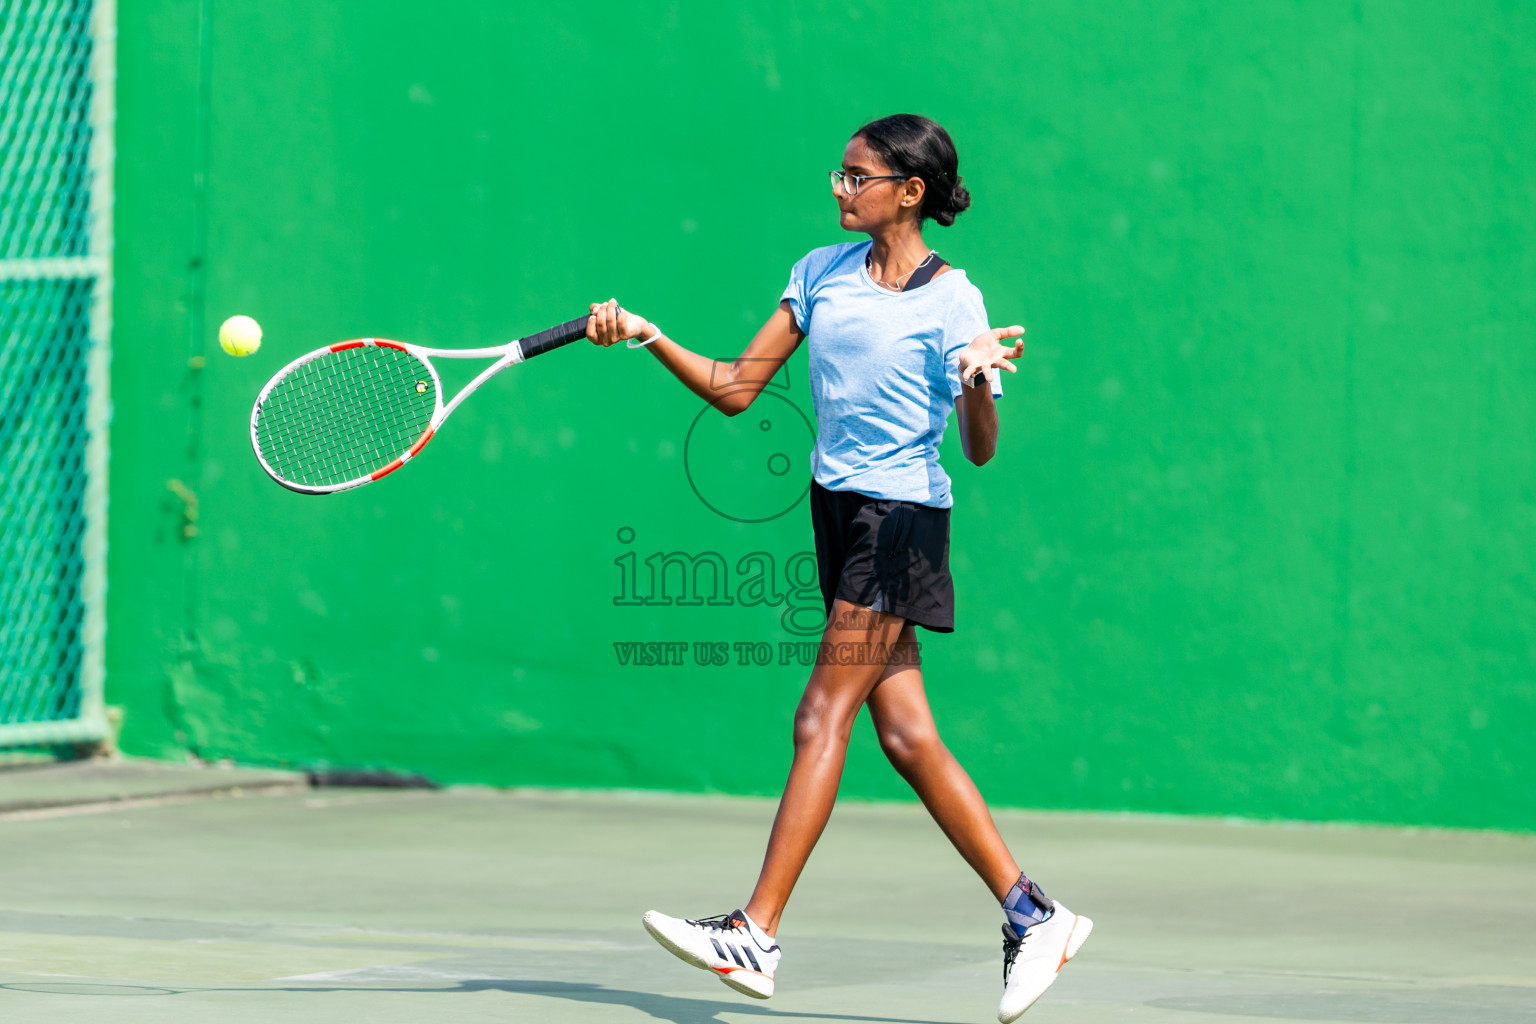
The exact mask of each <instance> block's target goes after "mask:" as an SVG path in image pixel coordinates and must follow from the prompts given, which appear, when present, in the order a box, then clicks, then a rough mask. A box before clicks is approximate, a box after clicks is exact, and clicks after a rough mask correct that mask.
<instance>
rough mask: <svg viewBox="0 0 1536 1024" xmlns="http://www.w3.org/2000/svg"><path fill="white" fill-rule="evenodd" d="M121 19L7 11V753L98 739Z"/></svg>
mask: <svg viewBox="0 0 1536 1024" xmlns="http://www.w3.org/2000/svg"><path fill="white" fill-rule="evenodd" d="M113 25H114V20H113V9H112V5H111V3H110V2H109V3H100V2H97V3H92V2H90V0H5V2H3V3H0V745H4V746H15V745H22V744H42V743H55V742H66V741H81V740H89V739H94V738H99V737H100V736H101V735H103V734H104V731H105V717H104V714H103V708H102V693H101V685H102V671H103V667H102V639H103V634H104V631H105V627H104V620H103V608H102V601H103V597H104V590H105V579H104V568H105V567H104V556H105V538H106V530H105V525H106V524H105V521H104V514H105V508H106V492H105V488H106V431H105V428H106V418H107V414H108V404H107V388H106V383H107V376H106V370H107V336H108V324H109V309H110V307H109V297H110V293H111V275H110V251H111V185H112V174H111V168H112V99H113V89H112V85H113V46H114V31H113Z"/></svg>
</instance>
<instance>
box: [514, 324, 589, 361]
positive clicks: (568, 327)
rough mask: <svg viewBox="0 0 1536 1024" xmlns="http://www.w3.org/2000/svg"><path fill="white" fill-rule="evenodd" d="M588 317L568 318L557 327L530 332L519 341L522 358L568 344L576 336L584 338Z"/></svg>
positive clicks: (530, 357) (529, 357) (531, 356)
mask: <svg viewBox="0 0 1536 1024" xmlns="http://www.w3.org/2000/svg"><path fill="white" fill-rule="evenodd" d="M588 319H589V316H579V317H577V318H576V319H575V320H568V321H566V322H565V323H563V324H560V325H559V326H557V327H551V328H550V329H549V330H547V331H540V332H539V333H538V334H530V335H529V336H528V337H526V338H524V339H523V340H522V343H521V344H522V349H523V358H524V359H532V358H533V357H534V356H539V355H543V354H544V353H545V352H548V351H549V350H550V349H552V348H559V347H560V346H561V345H569V344H570V343H571V342H573V341H575V340H576V339H578V338H585V337H586V336H587V320H588Z"/></svg>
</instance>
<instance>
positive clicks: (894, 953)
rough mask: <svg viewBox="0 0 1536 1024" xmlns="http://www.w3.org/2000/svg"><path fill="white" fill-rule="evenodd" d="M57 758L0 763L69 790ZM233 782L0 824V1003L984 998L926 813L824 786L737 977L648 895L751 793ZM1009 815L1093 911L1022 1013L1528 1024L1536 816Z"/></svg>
mask: <svg viewBox="0 0 1536 1024" xmlns="http://www.w3.org/2000/svg"><path fill="white" fill-rule="evenodd" d="M51 770H52V769H27V770H25V772H18V771H14V770H13V771H11V772H6V773H3V774H4V775H6V776H9V781H6V780H3V779H0V783H4V784H3V785H0V789H9V790H10V791H11V792H12V794H13V795H14V794H16V793H19V792H21V790H23V789H26V788H27V787H28V786H30V787H31V789H32V791H34V792H35V791H36V790H37V789H38V787H39V786H40V785H42V787H43V788H48V786H49V785H52V786H53V788H54V791H55V792H54V796H55V797H57V795H58V794H57V789H58V788H59V786H61V785H62V786H64V788H68V787H69V786H70V785H76V786H78V787H79V789H80V791H81V792H82V793H86V792H87V790H88V787H89V784H88V783H87V782H83V781H82V782H79V783H72V782H70V781H68V780H67V779H66V780H65V781H64V782H62V783H47V779H48V778H49V777H48V776H44V775H42V774H39V773H40V772H44V771H51ZM54 778H58V777H57V776H55V777H54ZM249 779H250V783H251V784H250V786H249V788H248V789H247V790H246V791H245V792H244V793H243V794H240V795H228V794H225V795H208V794H207V793H201V794H195V793H189V792H185V790H187V789H188V788H196V787H187V786H181V787H177V786H174V785H172V786H168V787H163V788H164V791H165V792H166V793H171V792H172V791H175V792H176V793H177V794H178V795H166V796H161V797H156V796H154V795H153V793H152V792H150V790H151V789H153V787H151V786H147V785H144V784H138V788H136V789H133V791H132V792H125V793H122V794H118V795H121V796H128V797H131V798H132V799H129V800H127V801H125V802H119V803H115V804H110V805H104V804H86V805H80V806H73V807H68V806H65V807H52V808H39V807H37V806H36V801H34V802H33V804H32V805H31V806H30V808H29V809H24V810H23V809H15V810H11V811H9V812H7V813H5V814H4V816H3V817H0V877H3V884H0V1007H3V1010H0V1013H3V1017H4V1019H5V1020H6V1021H42V1020H65V1019H89V1020H98V1021H113V1022H119V1021H122V1022H133V1021H155V1022H161V1024H168V1022H179V1021H227V1022H243V1021H253V1022H254V1021H260V1022H263V1024H265V1022H270V1021H276V1020H281V1021H285V1022H303V1021H345V1020H352V1021H369V1022H393V1021H401V1022H405V1021H413V1022H414V1021H426V1020H432V1021H439V1020H440V1021H550V1022H563V1021H594V1022H597V1021H614V1022H620V1021H635V1022H642V1021H670V1022H673V1024H703V1022H709V1021H720V1022H757V1021H768V1020H781V1021H785V1022H793V1024H802V1022H804V1024H814V1022H818V1021H840V1022H849V1021H890V1022H924V1024H927V1022H946V1024H947V1022H969V1021H978V1022H984V1021H990V1020H993V1019H995V1018H994V1014H995V1011H996V1004H997V996H998V994H999V990H1000V984H1001V982H1000V958H1001V952H1000V936H999V932H998V924H999V922H998V920H997V918H998V914H997V911H996V908H995V906H993V905H992V903H991V901H990V899H989V897H988V895H987V893H986V892H985V891H984V890H983V889H982V888H981V887H980V886H979V885H978V884H977V883H976V882H975V881H974V879H973V877H972V876H971V874H970V872H969V871H968V870H967V869H966V868H965V867H964V865H963V864H961V863H960V861H959V859H958V857H957V856H956V855H955V854H954V852H953V851H952V850H951V849H950V848H949V846H948V845H947V843H946V842H945V840H944V839H943V837H942V836H941V835H940V834H939V833H938V831H937V829H936V828H935V827H934V826H933V824H932V823H931V822H930V821H929V820H928V818H927V817H926V815H925V814H924V812H923V811H922V809H921V808H919V807H916V806H907V805H887V804H857V803H845V804H841V805H839V807H838V808H837V810H836V812H835V813H834V815H833V818H832V824H831V826H830V827H829V829H828V832H827V834H826V837H825V838H824V839H823V841H822V843H821V845H820V846H819V847H818V848H817V850H816V853H815V855H814V856H813V857H812V859H811V862H810V865H809V867H808V869H807V871H806V875H805V877H804V880H803V882H802V884H801V886H800V888H798V889H797V890H796V893H795V897H794V900H793V901H792V902H791V904H790V907H789V911H788V912H787V914H786V916H785V921H784V925H783V927H782V929H781V933H780V936H779V938H780V940H781V942H782V943H783V946H784V950H785V959H784V963H783V966H782V968H781V969H780V973H779V978H778V981H779V993H778V995H776V996H775V997H774V998H773V999H772V1000H771V1001H769V1002H767V1003H758V1002H754V1001H751V1000H748V999H746V998H745V997H740V996H737V995H736V994H735V993H733V992H731V991H730V990H729V989H727V988H725V987H724V986H723V985H720V984H719V983H717V982H716V981H714V980H713V979H711V978H710V977H709V976H708V975H706V974H704V973H703V972H701V971H697V970H695V969H693V968H691V967H688V966H686V965H684V964H683V963H681V962H680V961H677V960H674V959H673V958H672V957H670V956H669V955H667V954H666V953H664V952H663V951H662V950H661V949H660V948H658V947H657V946H655V945H654V944H653V943H652V941H651V940H650V938H649V937H648V936H647V935H646V934H645V932H644V931H643V929H642V928H641V926H640V916H641V914H642V913H643V912H644V911H645V910H647V909H649V908H652V907H655V908H657V909H661V910H663V911H666V912H669V913H673V914H686V915H690V916H699V915H704V914H714V913H720V912H723V911H728V910H731V909H734V908H735V907H737V906H738V905H740V904H741V903H742V902H743V901H744V900H745V899H746V895H747V892H748V889H749V886H750V883H751V881H752V878H753V877H754V875H755V872H756V868H757V864H758V861H759V858H760V856H761V853H762V850H761V845H762V842H763V839H764V837H765V836H766V835H767V829H768V824H769V822H770V821H771V819H772V815H773V809H774V805H773V803H772V802H771V801H768V800H752V799H739V798H716V797H699V796H687V797H682V796H678V797H674V796H664V795H649V794H629V793H560V792H549V791H543V792H529V791H497V790H481V789H449V790H444V791H436V792H432V791H395V790H355V789H307V788H304V787H302V786H299V785H297V784H295V783H293V782H292V781H291V780H287V781H285V780H284V779H283V778H282V777H279V776H274V775H272V773H267V774H265V775H262V774H257V773H253V774H252V775H251V776H250V777H249ZM45 783H46V784H45ZM203 788H204V789H206V788H207V787H206V786H205V787H203ZM0 796H3V794H0ZM19 804H20V800H18V801H16V802H13V803H12V805H11V806H13V807H18V806H19ZM998 819H999V821H998V823H999V826H1000V828H1001V829H1002V831H1003V834H1004V836H1005V838H1006V839H1007V840H1008V841H1009V843H1010V845H1011V846H1012V847H1013V848H1014V849H1015V850H1016V851H1018V852H1019V853H1020V854H1021V855H1022V856H1021V859H1022V860H1023V862H1024V864H1025V866H1026V869H1027V870H1028V871H1029V872H1030V874H1031V875H1032V876H1033V877H1037V878H1039V879H1041V880H1042V884H1043V885H1045V886H1046V891H1047V892H1049V893H1051V894H1052V895H1055V896H1058V897H1060V898H1062V899H1063V900H1065V901H1066V902H1067V903H1068V904H1069V905H1070V906H1071V907H1072V908H1073V909H1075V910H1078V911H1080V912H1082V913H1085V914H1088V915H1090V916H1091V917H1093V918H1094V920H1095V922H1096V925H1097V927H1096V930H1095V931H1094V935H1093V939H1092V941H1091V942H1089V944H1088V945H1087V946H1086V947H1085V948H1084V950H1083V952H1082V954H1081V955H1080V956H1079V957H1078V959H1076V960H1074V961H1073V963H1072V964H1071V965H1069V966H1068V967H1067V968H1066V970H1065V971H1064V972H1063V974H1062V977H1061V980H1060V981H1058V982H1057V984H1056V986H1055V987H1054V988H1053V989H1052V990H1051V991H1050V992H1049V993H1048V994H1047V996H1046V997H1045V999H1043V1000H1042V1001H1041V1002H1040V1003H1039V1004H1037V1005H1036V1006H1035V1008H1034V1009H1032V1010H1031V1011H1030V1013H1029V1014H1028V1015H1027V1016H1026V1017H1025V1018H1024V1019H1025V1020H1026V1021H1034V1022H1047V1021H1058V1022H1083V1024H1086V1022H1104V1021H1158V1022H1162V1021H1169V1022H1171V1021H1179V1022H1188V1024H1215V1022H1218V1021H1254V1020H1287V1021H1369V1022H1377V1024H1472V1022H1506V1021H1509V1022H1514V1021H1536V837H1530V836H1521V835H1511V834H1500V833H1469V832H1440V831H1425V830H1402V829H1389V828H1375V827H1372V828H1354V827H1346V826H1317V827H1314V826H1298V825H1259V824H1243V823H1229V822H1221V821H1212V820H1199V819H1171V818H1145V817H1143V818H1122V817H1115V816H1100V815H1086V814H1043V813H1025V812H1008V811H1002V812H999V813H998Z"/></svg>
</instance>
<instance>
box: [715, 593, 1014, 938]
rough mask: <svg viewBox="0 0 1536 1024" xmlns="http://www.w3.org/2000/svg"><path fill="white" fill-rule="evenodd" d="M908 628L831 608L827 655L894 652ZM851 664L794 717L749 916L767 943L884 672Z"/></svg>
mask: <svg viewBox="0 0 1536 1024" xmlns="http://www.w3.org/2000/svg"><path fill="white" fill-rule="evenodd" d="M905 622H906V620H905V619H903V618H901V617H900V616H897V615H890V614H887V613H885V612H875V611H871V610H870V609H868V608H860V607H859V606H857V605H854V604H849V603H848V602H847V601H842V600H838V601H834V602H833V604H832V614H831V615H830V616H829V618H828V620H827V628H826V630H825V631H824V632H823V633H822V641H823V643H825V644H829V645H831V646H830V647H829V648H823V650H829V651H831V652H833V653H834V654H835V653H836V652H838V651H840V650H846V651H850V652H857V650H858V649H857V648H856V647H854V646H848V647H840V646H839V645H845V644H846V645H858V644H868V645H870V648H871V649H874V648H875V647H876V645H882V646H883V647H884V648H885V649H887V650H889V649H890V648H891V647H892V646H894V645H895V643H896V641H897V638H898V637H899V636H900V635H901V630H902V626H903V625H905ZM834 660H835V659H834ZM849 660H850V661H852V662H854V663H853V664H846V665H839V664H817V665H816V667H815V668H814V669H813V670H812V671H811V679H810V682H808V683H807V684H806V687H805V693H804V695H803V696H802V697H801V698H800V706H799V707H798V708H796V709H795V731H794V741H795V759H794V762H793V764H791V765H790V769H789V781H788V782H787V783H785V785H784V795H783V797H781V798H780V799H779V812H778V814H777V815H776V816H775V817H774V819H773V831H772V833H771V834H770V835H769V837H768V852H767V854H766V855H765V856H764V858H763V870H762V873H761V874H759V875H758V878H757V887H756V888H755V889H753V890H752V899H751V901H750V902H749V903H748V904H747V905H746V907H745V910H746V912H747V915H748V916H750V917H751V918H752V920H753V921H755V922H756V923H757V925H758V927H760V928H762V929H763V930H764V931H765V932H767V933H768V934H769V935H773V934H775V933H776V932H777V931H778V927H779V917H780V915H781V914H783V913H784V904H786V903H787V902H789V894H790V891H791V890H793V889H794V887H795V882H796V880H797V879H799V877H800V871H801V869H803V868H804V867H805V862H806V859H807V858H809V857H810V855H811V849H812V848H813V847H814V846H815V845H816V840H818V839H820V838H821V833H822V830H823V829H824V828H826V825H827V819H828V818H829V817H831V815H832V804H833V803H834V802H835V801H836V799H837V786H838V783H839V782H840V781H841V780H842V777H843V761H844V759H845V758H846V756H847V753H848V737H849V735H850V734H851V733H852V732H853V723H854V720H855V719H856V718H857V717H858V714H859V708H861V707H863V706H864V701H865V699H866V698H867V697H868V696H869V693H870V691H871V690H873V689H874V688H875V686H876V684H877V683H879V682H880V680H881V678H882V676H883V675H884V673H885V672H886V669H887V665H886V663H885V661H884V660H879V659H876V658H870V657H859V656H857V654H855V656H854V657H852V658H850V659H849ZM962 774H963V773H962ZM967 781H969V780H967ZM978 799H980V798H979V797H978ZM983 814H985V809H983ZM1008 884H1009V885H1012V884H1013V881H1012V880H1010V881H1009V883H1008Z"/></svg>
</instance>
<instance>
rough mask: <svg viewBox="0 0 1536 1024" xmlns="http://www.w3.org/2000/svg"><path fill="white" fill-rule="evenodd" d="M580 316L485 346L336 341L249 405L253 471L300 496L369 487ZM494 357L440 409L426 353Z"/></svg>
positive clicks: (578, 325)
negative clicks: (479, 393) (256, 467)
mask: <svg viewBox="0 0 1536 1024" xmlns="http://www.w3.org/2000/svg"><path fill="white" fill-rule="evenodd" d="M588 319H589V317H586V316H583V317H579V318H578V319H575V320H572V321H570V322H568V323H563V324H561V325H560V326H558V327H551V328H550V329H549V330H547V331H540V332H539V333H538V334H535V335H532V336H530V337H527V338H522V339H520V340H518V341H514V342H511V343H509V344H506V345H498V346H495V347H493V348H471V349H442V348H420V347H418V346H416V345H405V344H401V343H400V342H398V341H386V340H384V339H383V338H361V339H359V340H357V341H343V342H341V343H340V344H337V345H330V346H328V347H326V348H322V349H318V350H316V351H314V352H311V353H309V354H308V355H305V356H300V357H299V358H298V359H295V360H294V361H293V362H291V363H289V364H288V365H287V366H285V367H283V368H282V369H281V370H279V371H278V373H277V375H276V376H274V377H273V378H272V379H271V380H270V381H268V382H267V386H266V387H264V388H262V389H261V394H260V395H258V396H256V405H255V407H254V408H252V409H251V447H252V448H254V449H255V450H256V458H257V459H258V460H259V461H260V462H261V466H262V468H263V469H265V470H266V471H267V473H268V474H269V475H270V476H271V477H272V479H274V480H276V481H277V482H278V483H280V484H282V485H283V486H284V487H287V488H289V489H290V490H295V491H298V492H300V493H302V494H330V493H331V492H332V491H345V490H348V489H349V488H352V487H361V486H362V485H363V484H366V483H372V482H373V481H375V480H377V479H379V477H381V476H386V475H388V474H389V473H393V472H394V471H395V470H397V469H399V468H400V467H401V466H403V465H405V464H406V463H407V462H410V461H411V459H413V458H415V457H416V454H417V453H418V452H420V451H421V449H422V446H423V445H425V444H426V443H427V442H428V441H430V440H431V439H432V435H433V434H434V433H436V432H437V430H438V428H439V427H441V426H442V425H443V421H444V420H446V419H447V418H448V416H449V414H450V413H452V412H453V410H455V409H457V408H458V407H459V403H460V402H462V401H464V399H466V398H468V397H469V395H470V394H471V393H472V392H473V391H474V390H475V389H476V388H478V387H479V386H480V385H482V384H484V383H485V382H486V381H488V380H490V379H491V378H492V377H494V376H496V374H498V373H500V372H501V371H502V370H505V369H506V368H507V367H509V366H511V365H512V364H513V363H521V362H523V361H524V360H526V359H532V358H533V357H534V356H537V355H542V354H543V353H545V352H548V351H549V350H551V349H555V348H559V347H560V346H561V345H568V344H570V343H571V342H573V341H575V340H577V339H578V338H585V337H586V336H587V321H588ZM432 356H440V357H442V358H445V359H495V360H496V362H494V363H492V364H491V365H490V366H488V367H486V368H485V370H483V371H482V372H481V373H480V375H479V376H478V377H476V378H475V379H474V380H472V381H470V382H469V383H468V384H466V385H465V386H464V389H463V390H462V391H460V392H459V393H458V394H457V395H455V396H454V397H453V401H451V402H449V403H448V404H447V405H444V404H443V394H442V382H441V381H440V380H439V379H438V376H437V369H436V367H434V366H433V365H432V360H431V358H430V357H432Z"/></svg>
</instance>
